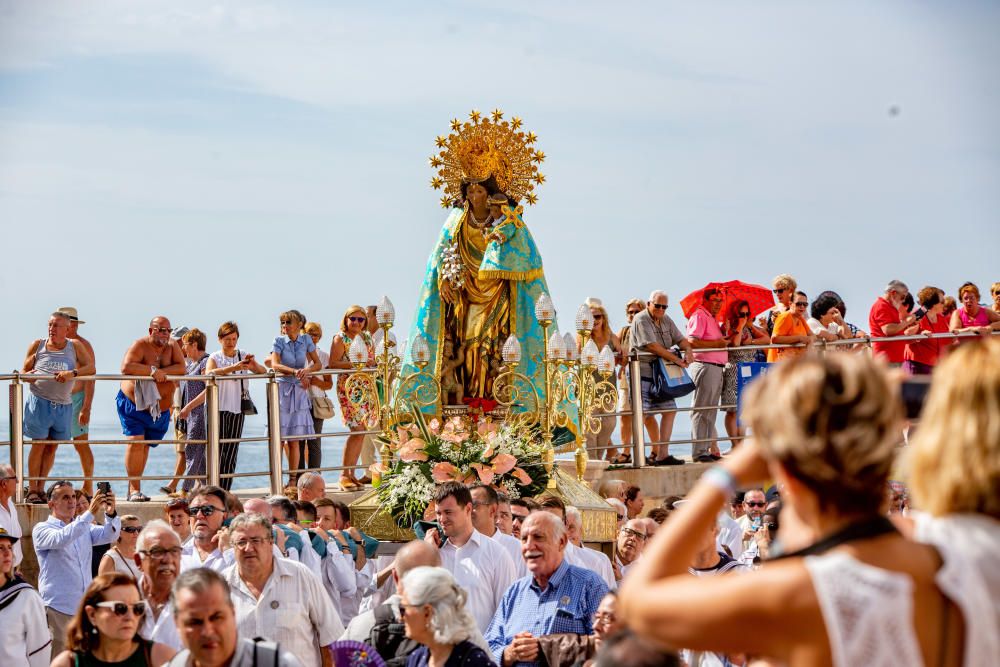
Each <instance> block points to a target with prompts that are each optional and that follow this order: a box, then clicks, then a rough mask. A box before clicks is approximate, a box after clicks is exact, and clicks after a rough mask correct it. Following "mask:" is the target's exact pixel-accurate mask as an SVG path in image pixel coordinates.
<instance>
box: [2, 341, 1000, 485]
mask: <svg viewBox="0 0 1000 667" xmlns="http://www.w3.org/2000/svg"><path fill="white" fill-rule="evenodd" d="M997 334H1000V331H994V332H992V334H991V335H997ZM980 337H981V335H980V334H976V333H960V334H951V333H948V334H934V335H926V334H924V335H913V336H893V337H882V338H879V337H873V336H864V337H859V338H853V339H844V340H837V341H829V342H827V341H821V340H818V341H816V342H815V343H813V344H812V347H814V348H816V349H818V350H820V351H821V352H825V351H826V350H828V349H835V348H837V347H839V346H847V345H850V346H855V345H859V344H860V345H863V346H865V347H866V348H870V346H871V344H872V343H878V342H886V343H900V342H907V341H918V340H928V339H932V338H936V339H959V338H964V339H970V338H973V339H974V338H980ZM806 347H810V346H809V345H807V344H804V343H793V344H775V343H772V344H767V345H743V346H739V347H736V348H734V347H719V348H699V349H698V350H695V351H694V352H695V353H698V354H700V353H705V352H730V351H732V350H734V349H739V350H773V349H793V348H806ZM655 356H656V355H653V354H651V353H647V352H633V353H632V354H631V355H630V356H629V358H628V362H627V363H628V378H629V384H628V389H629V394H630V399H631V404H632V409H631V410H621V411H615V412H607V413H601V416H610V417H631V422H632V442H631V443H622V444H621V445H607V446H603V447H590V448H588V449H589V450H590V451H594V450H608V449H619V448H621V447H629V446H630V447H631V449H632V466H633V467H636V468H639V467H643V466H645V465H646V447H647V445H648V446H651V447H654V446H665V447H669V446H671V445H681V444H701V443H705V442H715V441H726V440H733V439H739V438H743V437H746V436H743V435H737V436H728V435H727V436H718V437H715V438H700V439H699V438H688V439H677V440H664V441H659V442H651V443H647V442H646V441H645V418H646V416H648V415H656V414H666V413H681V412H697V411H701V410H727V409H734V408H735V407H736V406H734V405H712V406H700V407H674V408H667V409H658V410H643V408H642V391H641V376H640V366H639V364H640V360H641V359H646V358H655ZM358 372H362V373H375V372H376V369H374V368H363V369H360V370H356V369H334V368H326V369H321V370H318V371H313V372H311V373H309V375H310V376H311V377H316V376H330V375H342V374H353V373H358ZM281 375H282V374H280V373H276V372H275V371H270V372H268V373H266V374H246V375H237V374H233V375H171V376H167V377H166V380H167V381H172V382H181V381H191V380H194V381H201V382H204V383H205V390H206V393H205V414H206V438H205V439H203V440H191V439H188V440H176V439H173V440H128V439H124V440H88V441H87V444H88V445H122V444H204V445H205V446H206V447H205V474H204V475H180V476H174V475H169V476H166V475H145V474H143V475H142V476H141V479H142V480H144V481H151V480H170V479H181V480H184V479H197V480H201V481H205V482H206V483H208V484H215V485H217V484H219V482H220V480H221V479H226V478H230V479H234V478H245V477H265V476H266V477H268V480H269V486H270V490H271V493H275V494H276V493H280V492H281V491H282V489H283V488H284V484H283V481H284V479H283V476H284V474H285V472H286V470H285V469H284V466H283V458H282V454H283V453H282V443H283V442H287V441H292V439H291V438H288V437H285V438H283V437H282V436H281V428H280V401H279V394H278V389H279V382H278V378H279V377H281ZM25 378H30V379H31V380H51V379H54V376H52V375H44V374H36V373H19V372H13V373H11V374H8V375H0V381H6V382H10V383H11V422H10V431H11V439H10V440H9V441H0V446H4V445H9V446H10V447H11V452H10V458H11V465H12V466H13V468H14V471H15V475H16V476H17V485H16V489H15V500H16V502H23V500H24V482H26V481H28V482H31V481H40V480H42V479H45V478H39V477H32V476H28V475H25V473H24V446H25V437H24V428H23V418H24V385H25V384H26V383H27V381H26V379H25ZM122 380H133V381H149V380H150V377H149V376H135V375H90V376H86V377H84V376H80V377H77V378H75V381H76V382H87V381H122ZM257 380H266V381H267V388H266V389H267V393H266V396H267V410H266V417H267V435H266V436H262V437H240V438H225V439H223V438H220V433H219V424H220V420H219V384H218V383H219V382H220V381H222V382H227V381H251V382H253V381H257ZM380 415H381V413H380ZM379 426H380V428H378V429H371V430H364V431H334V432H322V433H310V434H304V435H298V436H295V438H294V441H299V440H312V439H316V438H331V437H344V436H351V435H375V434H379V433H381V432H382V430H381V426H382V425H381V424H380V425H379ZM237 442H239V443H260V442H266V443H267V448H268V451H267V461H268V468H267V470H260V471H251V472H241V473H237V472H233V473H227V474H224V475H223V474H221V471H220V468H219V462H220V450H221V445H222V444H230V443H237ZM29 444H31V445H46V444H80V441H76V440H30V441H29ZM357 467H359V465H353V466H324V467H315V468H314V467H309V468H303V467H301V465H300V466H299V467H298V468H296V469H293V470H287V472H289V473H291V474H298V473H302V472H306V471H316V472H343V471H345V470H353V469H356V468H357ZM66 479H72V480H80V481H93V480H95V479H96V477H95V476H94V475H90V476H79V477H68V478H66ZM100 479H101V480H107V481H126V480H129V479H133V478H130V477H129V476H127V475H126V476H110V477H109V476H106V475H101V476H100Z"/></svg>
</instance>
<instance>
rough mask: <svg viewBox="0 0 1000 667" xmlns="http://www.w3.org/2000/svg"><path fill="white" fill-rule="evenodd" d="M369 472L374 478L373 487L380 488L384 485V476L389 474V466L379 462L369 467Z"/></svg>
mask: <svg viewBox="0 0 1000 667" xmlns="http://www.w3.org/2000/svg"><path fill="white" fill-rule="evenodd" d="M368 472H369V473H371V476H372V486H373V487H376V488H378V486H379V485H380V484H382V475H384V474H385V473H387V472H389V466H388V465H386V464H385V463H383V462H382V461H379V462H378V463H373V464H371V465H370V466H368Z"/></svg>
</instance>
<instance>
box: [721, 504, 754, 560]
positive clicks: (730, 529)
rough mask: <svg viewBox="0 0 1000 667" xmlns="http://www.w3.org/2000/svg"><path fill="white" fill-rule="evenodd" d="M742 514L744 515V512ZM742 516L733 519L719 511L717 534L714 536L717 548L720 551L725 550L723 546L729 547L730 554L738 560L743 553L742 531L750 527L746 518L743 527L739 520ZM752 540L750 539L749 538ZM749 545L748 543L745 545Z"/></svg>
mask: <svg viewBox="0 0 1000 667" xmlns="http://www.w3.org/2000/svg"><path fill="white" fill-rule="evenodd" d="M743 516H746V515H745V514H744V515H743ZM742 520H743V517H742V516H741V517H740V518H739V519H734V518H733V517H731V516H729V515H728V514H726V513H725V512H720V513H719V516H718V518H717V521H718V524H719V534H718V535H717V536H716V538H715V546H717V547H718V548H719V550H720V551H725V549H723V548H722V547H723V546H727V547H729V551H730V552H731V553H730V555H731V556H732V557H733V558H735V559H737V560H739V558H740V556H741V555H742V554H743V551H744V546H743V531H744V530H746V528H749V527H750V522H749V520H747V524H746V528H744V526H743V524H742V523H741V521H742ZM751 541H752V540H751ZM747 546H749V544H748V545H747Z"/></svg>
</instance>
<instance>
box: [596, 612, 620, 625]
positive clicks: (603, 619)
mask: <svg viewBox="0 0 1000 667" xmlns="http://www.w3.org/2000/svg"><path fill="white" fill-rule="evenodd" d="M616 620H618V617H617V616H615V615H614V614H611V613H607V612H603V611H599V612H597V613H596V614H594V625H597V624H598V623H614V622H615V621H616Z"/></svg>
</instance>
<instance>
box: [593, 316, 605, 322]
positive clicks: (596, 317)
mask: <svg viewBox="0 0 1000 667" xmlns="http://www.w3.org/2000/svg"><path fill="white" fill-rule="evenodd" d="M603 319H604V315H594V321H595V322H596V321H597V320H603Z"/></svg>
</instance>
